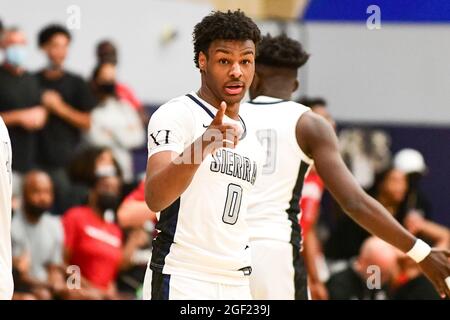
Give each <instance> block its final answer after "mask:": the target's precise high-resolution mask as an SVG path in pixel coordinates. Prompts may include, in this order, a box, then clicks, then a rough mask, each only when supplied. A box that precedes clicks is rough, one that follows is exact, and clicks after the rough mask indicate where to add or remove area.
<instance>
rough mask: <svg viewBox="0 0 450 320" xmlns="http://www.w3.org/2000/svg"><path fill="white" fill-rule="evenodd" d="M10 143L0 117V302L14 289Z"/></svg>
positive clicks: (10, 296) (8, 296) (7, 297)
mask: <svg viewBox="0 0 450 320" xmlns="http://www.w3.org/2000/svg"><path fill="white" fill-rule="evenodd" d="M11 161H12V156H11V141H10V139H9V134H8V130H7V129H6V126H5V123H4V122H3V119H2V118H1V117H0V300H6V299H8V300H9V299H11V298H12V294H13V289H14V284H13V279H12V261H11V260H12V257H11V196H12V172H11Z"/></svg>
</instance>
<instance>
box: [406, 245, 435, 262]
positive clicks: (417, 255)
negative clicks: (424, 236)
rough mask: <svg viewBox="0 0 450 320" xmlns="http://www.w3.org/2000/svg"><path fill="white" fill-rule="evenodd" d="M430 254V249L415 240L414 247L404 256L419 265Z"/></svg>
mask: <svg viewBox="0 0 450 320" xmlns="http://www.w3.org/2000/svg"><path fill="white" fill-rule="evenodd" d="M430 252H431V247H430V246H429V245H428V244H426V243H425V242H424V241H422V240H420V239H417V240H416V243H414V246H413V247H412V248H411V250H409V251H408V252H407V253H406V254H407V255H408V256H409V257H410V258H411V259H413V260H414V261H415V262H417V263H419V262H421V261H422V260H423V259H425V258H426V257H427V256H428V255H429V254H430Z"/></svg>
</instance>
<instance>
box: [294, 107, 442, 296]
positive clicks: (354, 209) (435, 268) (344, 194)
mask: <svg viewBox="0 0 450 320" xmlns="http://www.w3.org/2000/svg"><path fill="white" fill-rule="evenodd" d="M296 136H297V141H298V143H299V146H300V147H301V149H302V150H304V151H305V152H306V153H307V154H308V155H309V156H311V158H313V159H314V163H315V166H316V169H317V172H318V173H319V175H320V176H321V178H322V179H323V181H324V183H325V185H326V187H327V188H328V190H329V191H330V192H331V194H332V195H333V197H334V198H335V199H336V200H337V202H338V203H339V205H340V206H341V207H342V209H343V210H344V211H345V212H346V213H347V214H348V215H349V216H350V217H351V218H352V219H353V220H354V221H355V222H357V223H358V224H359V225H360V226H361V227H363V228H364V229H366V230H367V231H369V232H370V233H372V234H373V235H376V236H378V237H380V238H381V239H383V240H385V241H386V242H388V243H390V244H391V245H393V246H395V247H397V248H398V249H400V250H401V251H403V252H405V253H406V252H408V251H410V250H411V248H413V246H414V245H415V243H416V240H417V239H416V238H415V237H414V236H413V235H412V234H411V233H409V232H408V231H407V230H406V229H405V228H403V227H402V226H401V225H400V224H399V223H398V222H397V221H396V220H395V218H394V217H392V215H391V214H390V213H389V212H388V211H387V210H386V209H385V208H384V207H383V206H382V205H381V204H380V203H378V202H377V201H376V200H375V199H373V198H372V197H370V196H369V195H367V194H366V193H365V192H364V190H363V189H362V188H361V187H360V186H359V184H358V183H357V182H356V180H355V179H354V178H353V176H352V174H351V173H350V171H349V170H348V169H347V167H346V166H345V164H344V162H343V160H342V158H341V156H340V154H339V149H338V141H337V137H336V135H335V133H334V130H333V128H332V127H331V125H330V124H329V123H328V122H327V121H326V120H324V119H322V118H321V117H320V116H318V115H315V114H313V113H311V112H307V113H305V114H304V115H303V116H302V117H301V118H300V119H299V120H298V122H297V127H296ZM448 257H450V252H449V251H448V250H438V249H432V251H431V252H430V253H429V254H428V256H426V258H424V259H423V260H422V261H421V262H420V264H419V265H420V267H421V268H422V270H423V271H424V273H425V275H426V276H427V277H428V278H429V279H430V280H431V281H432V283H433V284H434V286H435V288H436V289H437V290H438V292H439V293H440V295H441V296H442V297H445V295H447V296H448V297H450V288H449V287H447V285H446V283H445V279H446V278H447V277H449V276H450V264H449V261H448Z"/></svg>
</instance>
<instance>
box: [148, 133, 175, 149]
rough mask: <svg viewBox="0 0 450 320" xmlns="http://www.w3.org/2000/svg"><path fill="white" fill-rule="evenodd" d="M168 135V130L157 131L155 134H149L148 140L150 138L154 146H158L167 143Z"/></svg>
mask: <svg viewBox="0 0 450 320" xmlns="http://www.w3.org/2000/svg"><path fill="white" fill-rule="evenodd" d="M169 135H170V130H158V131H157V132H156V133H155V132H153V133H151V134H150V138H152V140H153V142H154V143H155V145H157V146H159V145H161V144H168V143H169Z"/></svg>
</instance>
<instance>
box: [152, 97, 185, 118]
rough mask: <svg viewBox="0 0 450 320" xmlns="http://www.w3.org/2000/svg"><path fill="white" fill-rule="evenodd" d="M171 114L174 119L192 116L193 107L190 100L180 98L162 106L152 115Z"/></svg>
mask: <svg viewBox="0 0 450 320" xmlns="http://www.w3.org/2000/svg"><path fill="white" fill-rule="evenodd" d="M166 114H169V115H171V116H174V117H180V116H189V115H191V114H192V107H191V104H190V101H189V98H188V97H187V96H185V95H183V96H179V97H176V98H173V99H171V100H169V101H168V102H166V103H164V104H162V105H161V106H160V107H159V108H158V109H157V110H156V111H155V112H154V114H153V115H152V117H153V116H155V115H157V116H161V115H166Z"/></svg>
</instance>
